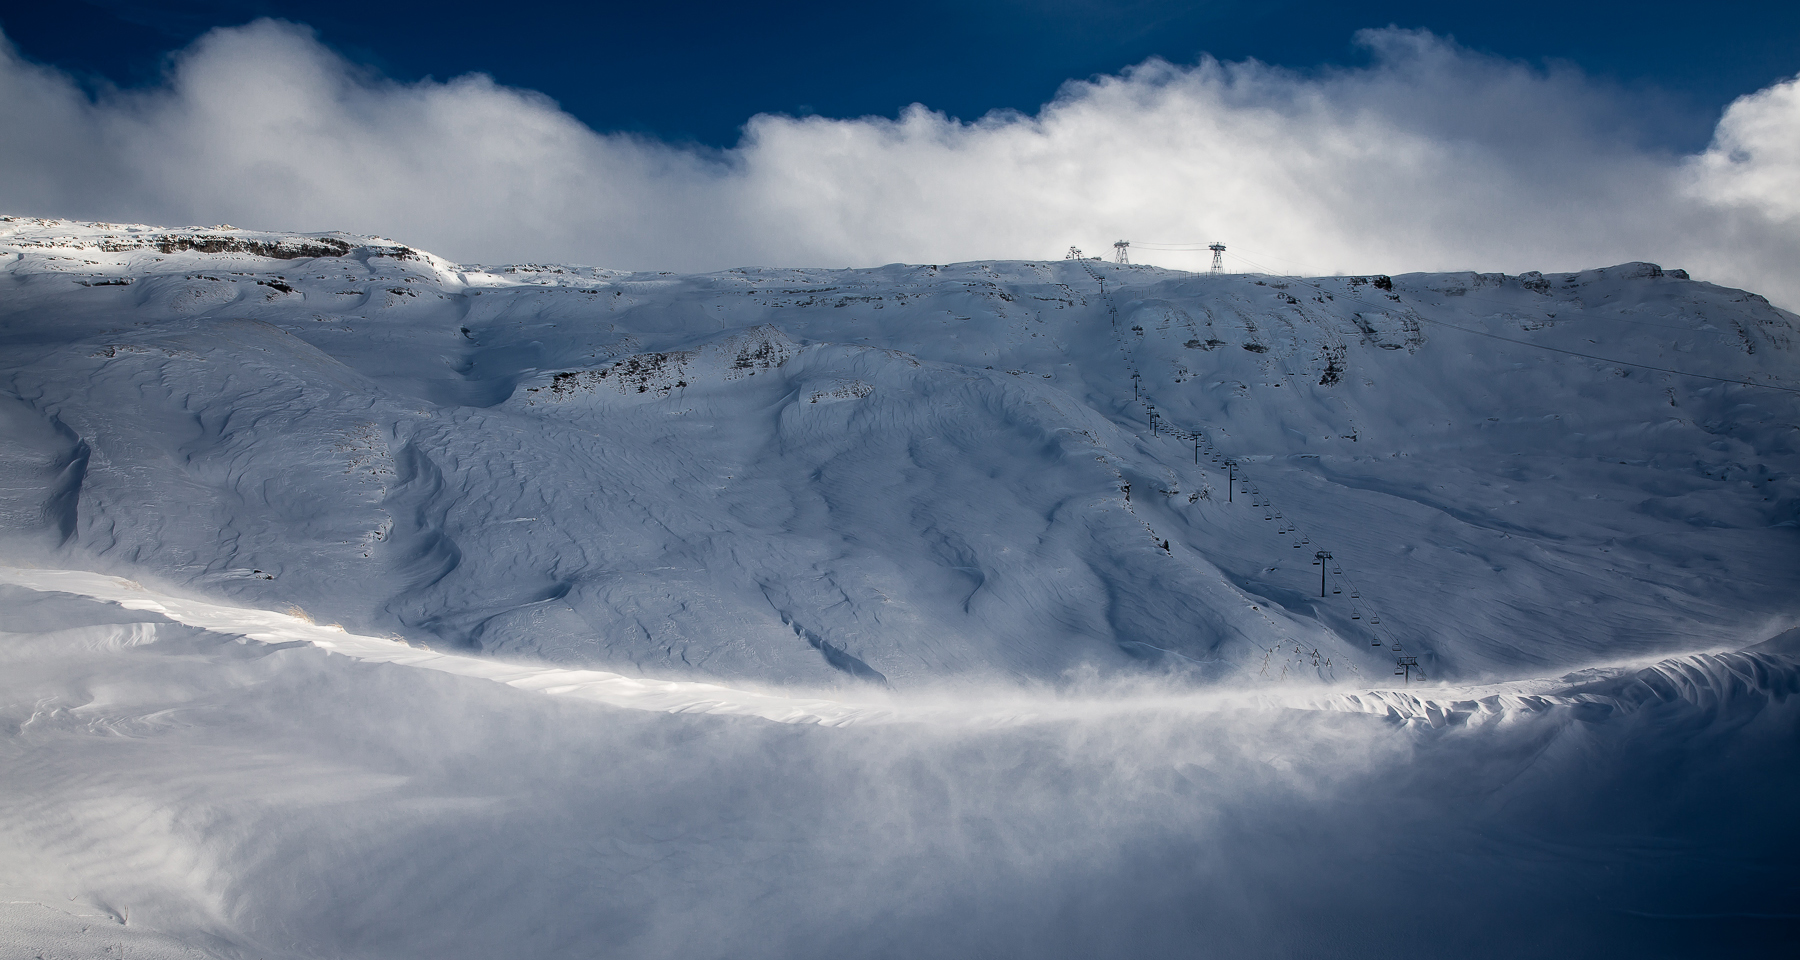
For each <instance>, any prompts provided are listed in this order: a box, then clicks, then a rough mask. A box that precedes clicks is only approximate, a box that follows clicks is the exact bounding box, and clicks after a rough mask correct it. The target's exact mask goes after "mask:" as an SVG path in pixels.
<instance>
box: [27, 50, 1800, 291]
mask: <svg viewBox="0 0 1800 960" xmlns="http://www.w3.org/2000/svg"><path fill="white" fill-rule="evenodd" d="M1360 39H1361V40H1362V41H1363V42H1364V43H1365V45H1367V46H1368V48H1369V49H1370V50H1371V52H1372V53H1373V54H1374V57H1373V62H1372V64H1371V65H1370V66H1367V67H1363V68H1357V69H1342V70H1331V71H1325V72H1320V73H1315V74H1298V73H1294V72H1291V71H1286V70H1281V69H1276V68H1272V67H1268V66H1265V65H1262V64H1258V63H1254V62H1247V63H1221V62H1218V61H1213V60H1205V61H1202V62H1201V63H1199V64H1198V65H1195V66H1192V67H1182V66H1175V65H1171V64H1168V63H1164V62H1161V61H1151V62H1148V63H1145V64H1142V65H1140V66H1138V67H1136V68H1134V69H1132V70H1129V71H1126V72H1125V73H1124V74H1122V75H1120V76H1116V77H1103V78H1100V79H1097V80H1094V81H1091V82H1072V83H1070V84H1069V85H1067V86H1066V87H1065V89H1064V90H1063V91H1062V93H1061V94H1060V95H1059V96H1058V98H1057V99H1056V100H1055V101H1054V102H1052V103H1050V104H1047V105H1046V106H1044V107H1043V108H1042V109H1041V110H1040V111H1039V112H1038V113H1037V114H1036V115H1035V116H1023V115H1018V114H996V115H991V116H988V117H985V118H982V119H980V120H977V121H974V122H962V121H958V120H955V119H952V118H948V117H945V116H943V115H942V114H937V113H933V112H931V111H929V110H927V109H925V108H924V107H920V106H915V107H913V108H911V109H909V110H907V111H906V112H904V113H903V114H902V115H901V116H900V117H899V118H898V119H891V120H890V119H885V118H863V119H856V120H832V119H825V118H817V117H811V118H793V117H782V116H758V117H755V118H752V119H751V120H750V121H749V123H748V125H747V126H746V129H745V135H744V139H743V140H742V142H741V143H740V144H739V145H738V146H737V147H736V148H734V149H731V150H727V151H706V150H700V149H693V148H678V147H673V146H669V145H665V144H662V143H658V142H655V141H652V140H646V139H643V138H639V137H633V136H627V135H621V134H600V133H596V132H594V131H592V130H590V129H588V128H587V127H585V126H583V125H582V124H581V123H579V122H578V121H576V120H575V119H574V118H572V117H570V116H568V115H567V114H565V113H563V112H562V111H561V110H559V109H558V108H557V107H556V105H555V104H554V103H552V102H551V101H549V100H548V99H546V98H544V97H542V96H541V95H538V94H535V93H532V92H529V91H521V90H514V89H509V88H505V87H501V86H498V85H496V84H495V83H493V82H492V81H491V80H490V79H488V78H486V77H483V76H479V75H474V76H467V77H460V78H457V79H454V80H450V81H448V82H436V81H430V80H427V81H421V82H419V83H412V84H402V83H396V82H392V81H389V80H386V79H384V78H382V77H379V76H375V75H372V74H370V73H369V72H368V71H366V70H364V69H362V68H359V67H357V66H355V65H353V64H350V63H347V62H346V61H344V60H342V59H341V58H340V57H338V56H337V55H336V54H334V53H332V52H330V51H329V50H327V49H326V48H324V47H323V46H321V45H320V44H319V43H318V42H317V41H316V40H315V39H314V38H313V37H312V35H311V34H310V33H309V32H308V31H307V30H306V29H304V28H302V27H296V26H293V25H290V24H285V23H279V22H274V21H260V22H257V23H253V24H250V25H248V26H245V27H238V28H231V29H220V30H215V31H213V32H212V33H210V34H208V35H206V36H205V37H203V38H202V39H201V40H199V41H197V42H196V43H195V44H194V45H193V46H192V47H190V48H189V49H187V50H185V51H183V52H182V53H181V54H180V55H179V56H178V57H177V58H176V59H175V60H174V63H173V66H172V67H171V70H170V73H169V75H168V77H167V78H166V80H165V82H164V83H163V84H162V85H161V86H158V87H156V88H153V89H149V90H141V91H106V92H103V93H102V94H101V95H99V96H98V97H97V98H93V99H90V98H87V97H85V96H84V95H83V94H82V93H81V92H80V91H79V90H78V88H77V87H76V85H75V84H74V83H73V81H71V80H70V79H69V78H67V77H65V76H62V75H60V74H58V73H56V72H55V71H52V70H48V69H45V68H42V67H38V66H35V65H32V64H29V63H26V62H24V61H22V60H21V59H20V58H19V57H18V56H17V54H16V53H14V52H12V51H11V50H10V49H9V48H8V49H4V50H0V122H4V123H5V125H6V129H8V131H9V136H8V137H7V138H6V139H5V140H4V141H3V142H0V169H3V170H4V172H5V177H4V178H3V179H0V209H6V210H10V211H13V212H17V213H28V214H37V215H48V216H69V217H80V218H95V219H108V220H120V219H134V220H146V221H151V222H167V223H189V222H206V223H214V222H232V223H238V224H242V225H246V226H256V227H260V228H267V229H295V230H324V229H344V230H351V231H358V232H371V233H380V234H384V235H387V236H393V237H397V238H399V239H403V240H405V241H407V242H410V243H414V244H416V245H419V246H421V247H424V248H427V249H431V250H433V251H435V252H438V253H441V254H443V255H445V256H449V257H452V258H457V259H463V260H489V261H493V260H521V259H536V260H562V261H575V262H589V263H599V264H604V265H608V266H621V267H636V268H663V269H705V268H717V267H723V266H729V265H734V264H740V263H760V264H808V265H847V264H868V263H880V262H888V261H894V260H908V261H932V262H944V261H950V260H959V259H976V258H990V257H991V258H1025V257H1053V256H1056V255H1058V254H1059V252H1060V251H1061V250H1062V249H1063V248H1064V247H1066V246H1067V245H1069V244H1070V243H1080V244H1084V245H1089V246H1096V245H1097V246H1100V247H1104V246H1105V245H1108V244H1110V242H1111V241H1112V240H1114V239H1118V238H1128V239H1135V240H1176V241H1190V240H1213V239H1219V240H1223V241H1225V242H1227V243H1229V244H1231V246H1232V252H1233V254H1242V255H1243V256H1244V257H1247V258H1248V260H1249V261H1252V262H1256V263H1261V264H1264V265H1266V266H1267V267H1269V268H1271V269H1280V270H1292V271H1306V272H1319V273H1328V272H1333V271H1339V270H1342V271H1355V272H1373V271H1381V272H1387V273H1399V272H1404V271H1408V270H1426V269H1482V270H1507V271H1519V270H1526V269H1545V270H1554V269H1575V268H1581V267H1587V266H1595V265H1601V264H1607V263H1614V262H1619V261H1624V260H1634V259H1646V260H1656V261H1658V262H1662V263H1664V264H1665V265H1668V266H1684V267H1687V268H1688V269H1690V270H1692V271H1694V272H1695V273H1696V275H1698V276H1702V277H1705V278H1707V279H1714V280H1718V281H1720V282H1724V283H1730V284H1734V285H1742V286H1746V287H1749V288H1752V289H1756V290H1759V291H1761V292H1764V293H1766V294H1768V295H1770V296H1773V297H1775V298H1777V299H1779V300H1782V301H1785V302H1787V303H1790V304H1800V277H1796V276H1794V275H1792V274H1791V273H1790V272H1789V271H1788V269H1787V265H1788V264H1791V263H1793V262H1796V260H1797V258H1800V201H1796V200H1795V199H1794V198H1795V197H1800V81H1791V82H1788V83H1785V84H1781V85H1778V86H1775V87H1772V88H1770V89H1768V90H1764V91H1761V92H1759V93H1757V94H1754V95H1752V96H1749V97H1746V98H1744V99H1742V100H1740V101H1738V102H1737V103H1736V104H1734V105H1732V107H1731V108H1730V110H1728V111H1727V113H1726V114H1725V116H1724V118H1723V119H1722V120H1721V122H1720V124H1719V128H1718V131H1717V138H1716V141H1715V143H1714V145H1713V146H1712V147H1711V148H1709V149H1708V150H1707V151H1706V152H1704V153H1703V154H1700V155H1697V156H1693V157H1679V156H1670V155H1667V154H1665V153H1662V152H1658V151H1656V150H1653V149H1646V148H1642V147H1640V146H1638V145H1637V143H1636V138H1634V136H1633V134H1632V130H1633V121H1634V116H1633V111H1634V110H1638V109H1640V108H1639V106H1638V105H1637V104H1635V103H1634V102H1632V101H1630V100H1628V99H1626V98H1622V97H1620V96H1618V95H1617V94H1615V93H1614V92H1612V91H1610V90H1608V89H1606V88H1604V87H1603V86H1600V85H1597V84H1594V83H1592V82H1590V81H1588V80H1586V79H1585V78H1583V77H1582V76H1580V75H1579V74H1576V73H1573V72H1571V71H1548V72H1546V71H1542V70H1537V69H1534V68H1531V67H1528V66H1526V65H1523V64H1518V63H1514V62H1510V61H1504V60H1499V59H1495V58H1491V57H1485V56H1481V55H1477V54H1474V53H1471V52H1469V51H1466V50H1463V49H1461V48H1458V47H1456V46H1454V45H1453V44H1451V43H1449V42H1447V41H1444V40H1442V39H1440V38H1437V37H1434V36H1431V35H1429V34H1423V33H1417V32H1410V31H1402V30H1395V29H1387V30H1377V31H1368V32H1365V33H1364V34H1363V35H1362V36H1361V38H1360ZM1140 259H1143V257H1140ZM1151 259H1154V258H1151ZM1160 262H1165V263H1168V264H1169V265H1171V266H1190V267H1192V266H1198V265H1199V260H1198V258H1197V256H1196V257H1195V258H1192V259H1187V260H1182V259H1179V257H1178V256H1177V255H1169V256H1168V257H1167V258H1165V259H1163V260H1161V261H1160Z"/></svg>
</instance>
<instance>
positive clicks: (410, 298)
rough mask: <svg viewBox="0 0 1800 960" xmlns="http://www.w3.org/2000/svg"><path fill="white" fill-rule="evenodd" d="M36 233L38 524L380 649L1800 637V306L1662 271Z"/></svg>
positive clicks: (1160, 663)
mask: <svg viewBox="0 0 1800 960" xmlns="http://www.w3.org/2000/svg"><path fill="white" fill-rule="evenodd" d="M3 230H4V234H3V235H0V251H4V253H3V254H0V255H4V256H7V257H8V258H9V261H10V262H8V263H6V264H5V265H4V268H3V271H4V272H3V273H0V310H3V311H4V313H3V314H0V324H3V325H4V328H3V329H4V337H5V345H6V350H5V356H6V359H5V360H4V368H5V369H4V376H5V378H6V379H5V381H4V383H5V386H6V391H7V395H5V396H4V397H3V398H0V403H4V405H5V409H6V416H5V420H4V423H5V428H6V430H7V432H8V436H9V441H10V442H9V444H8V453H7V456H8V458H9V468H10V469H9V470H8V482H9V484H10V485H11V489H9V491H8V498H9V504H8V508H7V516H8V517H9V519H10V521H11V522H9V523H8V533H9V535H11V536H13V537H15V538H16V537H18V536H20V535H21V534H22V533H23V532H24V531H23V528H27V527H31V528H34V530H33V532H32V533H31V534H30V535H31V537H32V538H33V539H34V541H35V543H36V544H37V545H38V546H39V548H40V549H42V550H44V551H55V555H56V556H57V557H58V558H59V559H58V560H57V562H58V563H60V564H62V565H66V566H78V567H84V568H97V569H104V570H108V571H112V572H117V573H120V574H125V575H129V576H132V577H140V578H148V579H151V580H155V581H157V582H160V583H163V584H166V585H170V586H178V587H183V588H186V589H190V590H192V591H195V592H197V593H199V594H203V595H207V596H216V597H220V598H229V599H231V600H232V601H234V602H237V603H240V604H244V605H249V606H255V607H260V608H265V609H285V608H287V607H289V606H294V605H297V606H299V607H301V608H303V609H304V610H306V611H308V612H309V613H310V614H311V615H312V616H313V617H315V618H317V619H322V620H329V621H334V622H341V623H343V624H344V625H345V626H346V627H348V628H350V629H353V630H356V631H358V632H362V633H375V634H384V635H385V634H393V635H397V636H400V637H404V638H406V639H407V640H409V641H412V642H420V643H427V644H430V645H432V646H433V647H438V648H451V649H472V650H479V651H482V652H484V653H490V654H493V655H497V656H504V657H523V658H535V659H545V660H550V661H553V662H556V663H561V664H566V665H585V666H607V667H612V668H626V669H629V670H633V671H641V672H643V673H645V674H648V675H653V676H689V675H703V676H710V677H715V678H719V677H726V678H739V679H745V678H748V679H756V680H762V681H771V682H799V683H808V684H817V683H821V682H827V681H831V680H832V679H833V678H860V679H864V680H870V681H875V682H886V683H889V684H894V685H897V686H918V685H920V684H923V683H926V682H929V681H933V680H941V679H943V678H946V677H949V676H961V675H987V674H996V675H1000V676H1006V677H1012V678H1015V679H1017V678H1030V679H1040V680H1041V679H1055V678H1058V677H1061V676H1063V675H1064V674H1065V673H1066V672H1067V671H1070V670H1072V669H1075V668H1077V667H1081V666H1091V667H1095V668H1099V669H1101V670H1103V671H1118V670H1126V671H1131V670H1138V669H1142V668H1143V667H1145V666H1146V665H1149V666H1152V667H1153V668H1157V669H1167V668H1176V669H1179V670H1183V671H1185V672H1189V673H1191V674H1193V675H1195V676H1201V677H1206V678H1232V679H1248V678H1263V679H1292V678H1295V677H1299V676H1304V677H1307V678H1315V677H1316V678H1319V679H1323V680H1326V681H1339V682H1351V683H1364V684H1366V683H1370V682H1374V681H1375V680H1376V679H1377V678H1380V682H1384V683H1385V682H1387V679H1386V678H1387V677H1388V676H1389V675H1390V673H1391V671H1390V670H1389V669H1388V668H1389V667H1390V666H1391V665H1392V663H1393V662H1394V660H1395V658H1396V656H1397V655H1410V656H1417V657H1418V658H1419V661H1420V665H1421V667H1422V668H1423V670H1424V672H1425V674H1426V676H1428V677H1433V678H1442V679H1458V680H1471V679H1482V678H1493V677H1502V676H1514V675H1518V674H1519V673H1520V672H1521V671H1540V670H1543V669H1546V668H1564V667H1574V666H1581V665H1585V664H1587V663H1590V662H1593V661H1595V660H1596V659H1606V658H1610V657H1616V656H1624V655H1633V654H1640V653H1644V652H1651V651H1665V650H1680V649H1691V648H1694V647H1696V646H1706V645H1708V644H1731V643H1734V642H1742V641H1749V640H1754V639H1760V638H1761V637H1762V636H1766V635H1768V634H1769V633H1771V632H1773V631H1775V630H1776V629H1777V628H1778V627H1781V626H1784V625H1786V624H1787V623H1789V622H1791V618H1792V617H1793V616H1794V615H1795V614H1796V612H1797V608H1796V607H1795V604H1794V601H1793V598H1794V596H1796V595H1797V594H1800V564H1796V563H1795V562H1794V561H1795V559H1796V552H1795V547H1796V537H1797V536H1800V531H1797V530H1796V521H1800V481H1796V479H1795V474H1796V468H1797V466H1800V460H1797V457H1796V445H1795V436H1794V430H1795V427H1794V424H1795V423H1797V422H1800V395H1797V394H1796V393H1795V392H1794V391H1795V389H1796V387H1797V385H1800V376H1796V368H1795V361H1796V357H1797V356H1800V353H1797V352H1796V348H1795V343H1794V338H1795V336H1796V333H1797V330H1796V318H1795V317H1794V316H1793V315H1791V314H1788V313H1786V312H1784V311H1781V310H1779V309H1776V308H1774V307H1771V306H1770V305H1769V304H1767V303H1766V302H1764V301H1763V300H1762V299H1761V298H1759V297H1756V296H1754V295H1752V294H1747V293H1743V292H1741V291H1736V290H1727V289H1722V288H1718V287H1714V286H1711V285H1708V284H1705V283H1701V282H1696V281H1693V280H1690V279H1688V278H1687V277H1686V276H1685V275H1684V274H1682V273H1681V272H1680V271H1663V270H1661V269H1659V268H1657V267H1655V266H1652V265H1649V264H1626V265H1623V266H1618V267H1611V268H1606V269H1600V270H1592V271H1588V272H1585V273H1580V274H1569V275H1549V276H1540V275H1536V274H1527V275H1524V276H1518V277H1512V276H1501V275H1498V274H1433V275H1412V276H1401V277H1395V278H1392V279H1391V280H1390V279H1389V278H1386V277H1334V278H1320V279H1316V280H1297V279H1285V280H1284V279H1277V278H1272V277H1265V276H1206V275H1193V274H1186V273H1179V272H1174V271H1168V270H1161V269H1157V268H1154V267H1146V266H1127V265H1117V264H1108V263H1099V262H1094V261H1052V262H1043V263H1017V262H1009V263H969V264H955V265H926V266H903V265H892V266H888V267H881V268H876V269H868V270H786V269H783V270H776V269H740V270H731V271H727V272H723V273H717V274H708V275H703V276H676V275H669V274H625V273H619V272H615V271H607V270H597V269H592V268H578V267H558V266H541V265H512V266H504V267H471V266H458V265H453V264H450V263H447V262H445V261H442V260H440V259H438V258H435V257H432V256H430V255H428V254H424V253H421V252H418V251H414V250H412V249H410V248H408V247H405V246H403V245H401V244H397V243H392V242H389V241H384V240H379V239H374V238H367V237H351V236H344V235H336V234H332V235H316V236H292V235H280V234H260V233H251V232H247V231H240V230H234V229H228V228H218V229H209V230H202V229H194V228H190V229H186V230H164V229H159V228H152V227H139V226H126V227H121V226H115V225H108V224H81V223H69V222H46V221H36V220H21V219H12V220H8V221H5V222H4V225H3ZM1595 358H1605V359H1595ZM1665 371H1681V372H1680V373H1675V372H1665ZM1709 378H1713V379H1709ZM1134 397H1135V398H1136V399H1134ZM1152 417H1154V423H1153V422H1152ZM1195 436H1198V437H1199V438H1200V439H1199V440H1198V441H1197V443H1198V456H1196V441H1195V440H1193V439H1190V438H1192V437H1195ZM1196 461H1198V462H1196ZM1227 461H1235V463H1236V464H1237V466H1236V467H1231V466H1230V465H1229V464H1228V463H1227ZM1228 473H1229V474H1230V475H1242V476H1243V477H1244V478H1246V479H1247V481H1248V485H1247V486H1246V485H1244V484H1240V485H1239V486H1238V488H1237V489H1236V490H1234V491H1231V492H1229V493H1228V492H1227V486H1228V484H1227V475H1228ZM1165 543H1166V544H1167V546H1166V548H1165V546H1164V545H1165ZM1319 550H1326V551H1330V553H1331V555H1332V558H1333V559H1332V560H1331V561H1330V563H1329V567H1328V568H1327V569H1326V570H1325V573H1326V576H1325V577H1324V578H1323V581H1324V585H1325V590H1326V593H1325V596H1323V597H1321V596H1320V584H1321V577H1320V573H1321V567H1320V566H1319V565H1317V564H1315V563H1314V559H1315V555H1316V553H1317V551H1319ZM44 556H46V557H48V556H50V554H48V553H46V554H45V555H44ZM1338 570H1342V575H1341V576H1340V575H1338V574H1337V571H1338ZM1315 651H1316V652H1315Z"/></svg>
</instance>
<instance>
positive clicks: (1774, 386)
mask: <svg viewBox="0 0 1800 960" xmlns="http://www.w3.org/2000/svg"><path fill="white" fill-rule="evenodd" d="M1238 259H1240V260H1244V262H1245V263H1248V264H1250V265H1251V266H1253V267H1259V268H1261V269H1262V270H1263V272H1264V273H1265V274H1266V275H1268V276H1271V277H1275V278H1277V279H1280V280H1286V281H1291V282H1293V283H1298V284H1301V285H1303V286H1308V287H1311V288H1313V289H1314V290H1317V291H1319V292H1321V293H1323V292H1325V288H1324V287H1322V286H1320V285H1319V284H1317V283H1315V282H1313V281H1311V280H1308V279H1307V278H1305V277H1296V276H1293V275H1291V274H1286V273H1276V272H1274V271H1272V270H1270V269H1269V268H1267V267H1264V266H1262V264H1259V263H1255V262H1253V261H1251V260H1247V259H1245V258H1243V257H1239V258H1238ZM1684 276H1685V274H1684ZM1334 296H1335V294H1334ZM1344 298H1345V299H1347V300H1353V301H1355V302H1357V303H1360V304H1362V305H1364V306H1366V307H1373V308H1375V309H1381V305H1380V304H1378V303H1371V302H1369V301H1367V300H1364V299H1363V298H1361V297H1359V296H1357V295H1356V294H1354V293H1345V294H1344ZM1418 318H1419V319H1420V320H1423V321H1424V322H1426V323H1430V324H1435V325H1437V326H1440V327H1448V328H1449V329H1451V330H1457V331H1460V332H1462V333H1467V334H1473V335H1474V336H1477V337H1486V338H1488V339H1489V340H1499V341H1501V342H1503V343H1511V344H1516V345H1517V346H1521V347H1529V348H1531V349H1533V350H1548V351H1550V352H1551V353H1561V354H1565V355H1567V356H1571V357H1580V358H1581V359H1583V360H1595V361H1598V362H1600V363H1611V364H1616V365H1618V366H1621V367H1636V368H1638V369H1639V370H1654V371H1656V372H1657V373H1668V374H1673V375H1675V376H1678V377H1693V378H1695V379H1698V380H1712V381H1714V382H1717V383H1735V384H1738V385H1740V386H1745V387H1761V388H1763V389H1764V390H1780V391H1781V392H1783V393H1793V394H1800V387H1785V386H1782V385H1781V384H1778V383H1757V382H1756V381H1754V380H1739V379H1737V378H1735V377H1720V376H1715V375H1713V374H1710V373H1691V372H1689V371H1687V370H1677V369H1675V368H1673V367H1658V366H1654V365H1652V364H1648V363H1638V362H1636V361H1632V360H1615V359H1613V358H1612V357H1602V356H1597V355H1595V354H1591V353H1582V352H1581V351H1579V350H1568V349H1565V348H1563V347H1552V346H1549V345H1548V344H1542V343H1532V342H1531V341H1529V340H1519V339H1515V338H1513V337H1503V336H1501V335H1500V334H1497V333H1489V332H1488V331H1486V330H1475V329H1473V328H1470V327H1465V326H1462V325H1460V324H1455V323H1450V322H1448V321H1445V320H1437V319H1433V318H1431V317H1427V316H1425V315H1424V314H1422V313H1420V314H1418Z"/></svg>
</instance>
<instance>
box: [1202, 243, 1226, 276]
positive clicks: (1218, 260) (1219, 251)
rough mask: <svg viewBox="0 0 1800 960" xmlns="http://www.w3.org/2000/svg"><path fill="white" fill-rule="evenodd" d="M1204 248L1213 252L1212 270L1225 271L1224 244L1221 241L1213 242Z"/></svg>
mask: <svg viewBox="0 0 1800 960" xmlns="http://www.w3.org/2000/svg"><path fill="white" fill-rule="evenodd" d="M1206 249H1208V250H1211V251H1212V252H1213V265H1212V272H1214V273H1224V272H1225V245H1224V244H1222V243H1215V244H1213V245H1212V246H1210V247H1207V248H1206Z"/></svg>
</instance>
